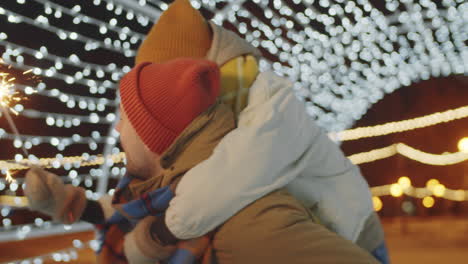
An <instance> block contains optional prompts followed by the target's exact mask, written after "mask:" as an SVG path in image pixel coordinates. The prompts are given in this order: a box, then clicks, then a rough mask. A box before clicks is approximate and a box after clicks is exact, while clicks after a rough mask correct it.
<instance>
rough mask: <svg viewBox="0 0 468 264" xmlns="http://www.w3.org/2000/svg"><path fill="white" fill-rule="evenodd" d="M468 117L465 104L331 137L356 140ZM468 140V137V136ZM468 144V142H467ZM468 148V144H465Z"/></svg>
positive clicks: (347, 131) (345, 131)
mask: <svg viewBox="0 0 468 264" xmlns="http://www.w3.org/2000/svg"><path fill="white" fill-rule="evenodd" d="M466 117H468V106H463V107H460V108H456V109H450V110H448V111H445V112H441V113H439V112H438V113H434V114H430V115H426V116H422V117H418V118H413V119H409V120H402V121H398V122H390V123H386V124H382V125H377V126H372V127H358V128H353V129H349V130H344V131H341V132H338V133H330V134H329V135H330V137H332V138H338V139H339V140H340V141H347V140H356V139H360V138H367V137H377V136H383V135H388V134H392V133H399V132H403V131H408V130H413V129H417V128H422V127H428V126H433V125H437V124H440V123H444V122H449V121H452V120H457V119H461V118H466ZM467 141H468V138H467ZM466 144H468V142H467V143H466ZM465 148H466V149H468V146H465Z"/></svg>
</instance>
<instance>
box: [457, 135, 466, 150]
mask: <svg viewBox="0 0 468 264" xmlns="http://www.w3.org/2000/svg"><path fill="white" fill-rule="evenodd" d="M458 151H460V152H463V153H468V137H464V138H462V139H460V141H458Z"/></svg>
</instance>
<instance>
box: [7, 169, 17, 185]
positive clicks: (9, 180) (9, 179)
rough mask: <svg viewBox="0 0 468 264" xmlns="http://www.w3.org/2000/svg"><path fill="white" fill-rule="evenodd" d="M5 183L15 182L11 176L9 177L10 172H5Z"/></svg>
mask: <svg viewBox="0 0 468 264" xmlns="http://www.w3.org/2000/svg"><path fill="white" fill-rule="evenodd" d="M5 179H6V181H7V182H9V183H12V182H15V181H16V180H15V178H13V175H11V173H10V171H8V170H7V171H6V178H5Z"/></svg>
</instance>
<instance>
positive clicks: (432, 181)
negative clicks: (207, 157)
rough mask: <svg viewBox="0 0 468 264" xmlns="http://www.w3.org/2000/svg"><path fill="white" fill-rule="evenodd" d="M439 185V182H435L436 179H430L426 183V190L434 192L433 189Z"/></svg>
mask: <svg viewBox="0 0 468 264" xmlns="http://www.w3.org/2000/svg"><path fill="white" fill-rule="evenodd" d="M437 185H439V181H438V180H436V179H430V180H428V181H427V183H426V188H427V189H429V190H431V191H433V190H434V187H435V186H437Z"/></svg>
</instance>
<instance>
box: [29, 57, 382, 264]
mask: <svg viewBox="0 0 468 264" xmlns="http://www.w3.org/2000/svg"><path fill="white" fill-rule="evenodd" d="M273 88H274V87H273ZM219 89H220V77H219V70H218V67H217V65H216V64H214V63H213V62H210V61H206V60H195V59H178V60H173V61H169V62H166V63H161V64H156V63H141V64H138V65H137V66H136V67H135V68H134V69H133V70H132V71H130V72H129V73H128V74H127V75H126V76H124V78H123V79H122V81H121V85H120V92H121V98H122V107H121V111H122V113H121V116H122V119H121V120H120V121H119V124H118V125H117V130H118V131H119V132H120V140H121V143H122V147H123V148H124V150H125V152H126V155H127V162H128V164H127V169H128V171H129V175H126V176H125V177H124V178H123V180H122V181H121V182H120V183H119V186H118V187H117V191H116V193H115V195H114V201H113V206H114V209H115V210H114V213H113V215H112V216H111V217H108V219H107V221H106V223H105V225H104V226H103V227H102V230H103V234H104V235H105V238H104V244H103V248H102V250H101V251H100V254H99V263H113V264H118V263H131V264H146V263H148V264H149V263H156V262H158V261H169V263H196V261H198V262H203V263H220V264H231V263H252V264H253V263H376V261H375V259H373V257H371V256H370V255H369V254H368V253H366V252H365V251H364V250H362V249H360V248H359V247H358V246H356V245H354V244H353V243H351V242H350V241H347V240H345V239H343V238H340V237H338V236H337V235H336V234H334V233H332V232H330V231H328V230H326V229H325V228H324V227H322V226H321V225H319V224H316V223H314V222H313V221H312V217H311V215H310V212H309V211H308V210H307V209H306V208H305V207H303V206H302V205H301V204H300V203H299V202H298V201H297V200H296V199H294V198H293V197H292V196H290V195H289V194H288V192H287V191H286V190H284V189H280V190H277V191H273V192H270V193H268V194H266V195H265V196H262V197H260V198H259V199H257V200H256V201H254V202H252V203H250V204H249V205H246V206H245V207H244V208H243V209H242V210H240V211H239V212H238V213H237V214H236V215H234V216H232V217H230V218H229V219H228V220H227V221H226V222H225V223H224V224H222V225H221V226H219V227H218V228H216V229H214V230H212V231H211V232H210V234H208V235H205V236H203V237H200V238H197V239H193V240H189V241H182V242H179V243H178V241H173V240H172V238H171V237H170V236H167V234H165V233H164V232H161V230H160V229H159V228H160V223H162V222H163V221H162V220H163V219H164V218H165V216H164V214H165V212H166V209H167V207H168V203H169V202H170V200H172V199H174V198H175V197H176V196H174V193H173V190H175V189H177V185H178V184H179V183H180V182H181V181H182V180H183V178H184V177H185V176H184V175H185V174H186V172H187V171H189V170H190V169H191V168H193V167H194V166H197V165H200V164H202V163H203V161H204V160H206V159H207V158H208V157H210V156H211V155H213V151H216V150H217V149H218V148H219V145H218V144H219V141H220V140H221V139H222V138H223V137H225V136H226V134H228V133H229V132H230V131H232V130H233V129H234V128H235V119H234V115H233V112H232V110H230V109H229V107H227V106H226V105H224V104H221V103H217V97H218V95H219ZM223 162H224V164H226V163H229V162H230V161H229V159H226V160H224V161H223ZM218 176H219V175H213V179H215V178H216V177H218ZM26 184H27V188H26V195H27V197H28V199H29V201H30V203H31V207H32V208H33V209H36V210H40V211H42V212H46V213H49V214H50V215H52V216H53V217H54V218H55V219H56V220H61V221H63V222H67V221H68V220H69V219H77V218H82V219H85V220H89V221H91V222H94V223H96V224H100V223H103V222H104V220H105V217H104V215H102V211H101V210H99V208H96V207H95V208H94V209H93V210H91V206H89V205H88V206H87V207H86V208H85V206H84V205H83V202H82V201H83V190H82V189H80V188H79V187H73V186H71V185H63V183H61V181H60V179H59V178H58V177H57V176H56V175H53V174H50V173H47V172H46V171H43V170H41V169H38V168H34V169H32V170H30V171H29V172H28V174H27V176H26ZM193 187H194V188H197V186H193ZM198 191H199V192H204V191H205V190H204V188H203V186H200V188H199V189H198ZM223 191H224V192H234V193H236V192H238V190H236V189H230V188H224V190H223ZM239 195H242V193H239ZM213 199H214V200H215V199H216V197H213ZM208 206H209V205H208ZM98 215H100V216H99V217H98ZM98 218H101V219H98ZM67 219H68V220H67Z"/></svg>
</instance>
